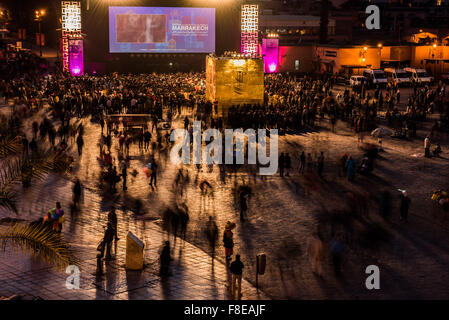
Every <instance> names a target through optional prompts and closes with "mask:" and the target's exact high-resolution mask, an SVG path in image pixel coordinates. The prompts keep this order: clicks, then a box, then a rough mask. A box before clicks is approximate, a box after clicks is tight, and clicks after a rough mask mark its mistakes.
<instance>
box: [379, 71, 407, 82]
mask: <svg viewBox="0 0 449 320" xmlns="http://www.w3.org/2000/svg"><path fill="white" fill-rule="evenodd" d="M384 71H385V75H386V76H387V79H388V82H397V83H398V85H401V84H404V85H407V84H409V83H410V75H409V73H407V71H405V70H403V69H393V68H385V69H384Z"/></svg>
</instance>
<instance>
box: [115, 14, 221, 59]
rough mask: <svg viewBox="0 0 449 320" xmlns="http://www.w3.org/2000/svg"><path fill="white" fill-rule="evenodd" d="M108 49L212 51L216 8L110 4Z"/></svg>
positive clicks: (173, 51)
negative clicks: (114, 5)
mask: <svg viewBox="0 0 449 320" xmlns="http://www.w3.org/2000/svg"><path fill="white" fill-rule="evenodd" d="M109 51H110V52H111V53H122V52H123V53H183V52H185V53H210V52H215V9H214V8H174V7H165V8H162V7H109Z"/></svg>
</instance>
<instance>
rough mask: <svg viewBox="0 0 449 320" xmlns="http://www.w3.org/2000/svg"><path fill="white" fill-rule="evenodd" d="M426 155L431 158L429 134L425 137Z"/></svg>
mask: <svg viewBox="0 0 449 320" xmlns="http://www.w3.org/2000/svg"><path fill="white" fill-rule="evenodd" d="M424 156H425V157H426V158H430V137H429V136H428V135H427V136H426V138H425V139H424Z"/></svg>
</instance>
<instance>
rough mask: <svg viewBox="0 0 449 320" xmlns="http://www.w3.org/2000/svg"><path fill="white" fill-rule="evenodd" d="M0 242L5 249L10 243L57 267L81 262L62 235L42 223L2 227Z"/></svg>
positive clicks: (0, 229)
mask: <svg viewBox="0 0 449 320" xmlns="http://www.w3.org/2000/svg"><path fill="white" fill-rule="evenodd" d="M0 244H1V245H2V246H3V249H6V246H7V245H8V244H10V245H11V246H12V247H14V248H15V249H18V250H22V251H24V252H26V253H32V254H33V255H34V256H39V257H40V259H42V261H44V262H46V263H48V264H50V265H52V266H54V267H56V268H65V267H67V266H68V265H71V264H78V262H79V260H78V259H77V258H76V257H75V255H74V253H73V251H72V250H71V249H70V246H69V244H68V243H67V242H66V241H65V240H64V239H63V238H62V236H61V235H60V234H58V233H55V232H54V231H53V230H51V229H50V228H47V227H45V226H43V225H42V224H25V223H14V224H11V225H9V226H6V227H1V228H0Z"/></svg>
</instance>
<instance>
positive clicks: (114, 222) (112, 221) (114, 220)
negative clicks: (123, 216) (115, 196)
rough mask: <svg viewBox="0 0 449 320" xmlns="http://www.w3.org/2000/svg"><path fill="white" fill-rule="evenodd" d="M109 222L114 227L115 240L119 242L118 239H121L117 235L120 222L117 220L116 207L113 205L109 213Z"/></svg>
mask: <svg viewBox="0 0 449 320" xmlns="http://www.w3.org/2000/svg"><path fill="white" fill-rule="evenodd" d="M108 223H110V224H111V226H112V228H113V231H114V238H115V242H117V241H118V240H120V238H118V237H117V227H118V222H117V213H116V212H115V208H114V207H112V208H111V211H109V213H108Z"/></svg>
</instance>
